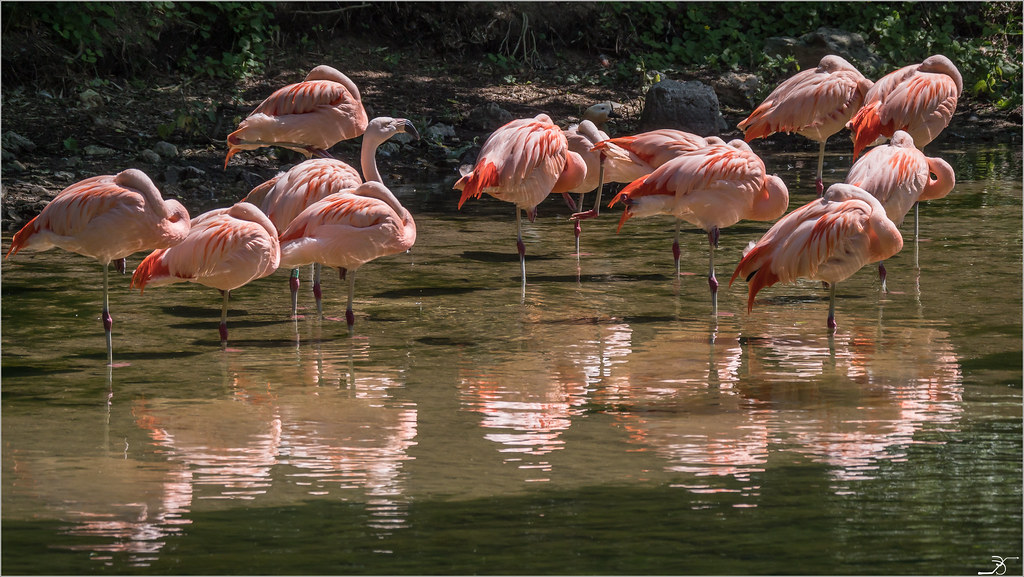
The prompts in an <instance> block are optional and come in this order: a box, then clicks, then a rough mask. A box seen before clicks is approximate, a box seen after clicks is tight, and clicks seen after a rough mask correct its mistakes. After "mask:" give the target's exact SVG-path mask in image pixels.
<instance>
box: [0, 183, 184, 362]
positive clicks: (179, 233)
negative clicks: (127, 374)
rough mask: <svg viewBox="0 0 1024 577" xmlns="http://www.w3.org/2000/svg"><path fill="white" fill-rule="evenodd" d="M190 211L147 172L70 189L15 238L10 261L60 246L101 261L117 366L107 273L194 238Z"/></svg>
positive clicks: (106, 313)
mask: <svg viewBox="0 0 1024 577" xmlns="http://www.w3.org/2000/svg"><path fill="white" fill-rule="evenodd" d="M190 225H191V220H190V219H189V215H188V211H187V210H185V207H184V206H182V205H181V203H179V202H178V201H176V200H172V199H167V200H165V199H164V198H163V197H162V196H161V194H160V191H159V189H157V187H156V185H155V184H153V181H152V180H151V179H150V178H149V176H147V175H146V174H145V173H144V172H142V171H141V170H136V169H128V170H124V171H122V172H120V173H118V174H116V175H101V176H94V177H92V178H87V179H85V180H83V181H80V182H77V183H75V184H72V185H71V186H69V187H67V188H65V189H64V190H62V191H61V192H60V193H58V194H57V196H56V197H54V199H53V200H52V201H50V203H49V204H47V205H46V208H44V209H43V210H42V212H40V213H39V214H38V215H37V216H36V217H35V218H33V219H32V220H31V221H29V222H28V224H26V225H25V226H24V227H22V229H21V230H19V231H18V232H17V233H16V234H15V235H14V239H13V240H12V241H11V247H10V249H9V250H8V252H7V257H11V256H14V255H15V254H17V253H18V251H21V250H30V251H44V250H49V249H51V248H54V247H57V248H62V249H64V250H67V251H70V252H74V253H78V254H81V255H83V256H88V257H91V258H95V259H96V260H98V261H99V262H100V264H102V265H103V313H102V318H103V328H104V330H105V332H106V339H107V362H108V364H113V347H112V343H111V332H110V331H111V328H112V326H113V320H112V319H111V317H110V311H109V304H108V303H109V286H108V278H107V273H108V269H109V265H110V262H111V261H119V263H120V264H119V265H118V267H119V268H120V269H123V268H124V266H123V260H122V259H124V258H125V257H127V256H129V255H131V254H133V253H136V252H139V251H144V250H153V249H160V248H167V247H171V246H174V245H176V244H178V243H180V242H182V241H183V240H185V238H186V237H187V235H188V232H189V228H190Z"/></svg>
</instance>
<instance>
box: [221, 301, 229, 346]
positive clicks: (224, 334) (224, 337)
mask: <svg viewBox="0 0 1024 577" xmlns="http://www.w3.org/2000/svg"><path fill="white" fill-rule="evenodd" d="M220 292H221V294H223V295H224V302H223V304H221V306H220V346H222V347H226V346H228V298H229V297H230V296H231V291H220Z"/></svg>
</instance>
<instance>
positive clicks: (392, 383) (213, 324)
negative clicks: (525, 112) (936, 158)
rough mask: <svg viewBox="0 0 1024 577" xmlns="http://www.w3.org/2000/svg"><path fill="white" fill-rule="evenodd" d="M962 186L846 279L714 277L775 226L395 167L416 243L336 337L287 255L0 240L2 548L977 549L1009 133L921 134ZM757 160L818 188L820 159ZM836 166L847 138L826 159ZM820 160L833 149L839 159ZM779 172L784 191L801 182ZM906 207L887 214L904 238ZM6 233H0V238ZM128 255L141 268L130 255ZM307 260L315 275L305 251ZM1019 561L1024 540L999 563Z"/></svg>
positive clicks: (258, 570) (1011, 357)
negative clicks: (267, 269)
mask: <svg viewBox="0 0 1024 577" xmlns="http://www.w3.org/2000/svg"><path fill="white" fill-rule="evenodd" d="M941 154H942V155H943V156H944V157H946V158H948V159H950V160H951V161H954V166H955V168H956V171H957V177H958V184H957V188H956V190H954V192H953V193H952V194H951V195H950V197H948V198H947V199H944V200H940V201H934V202H930V203H927V204H926V205H925V206H924V207H923V208H922V211H921V215H922V221H921V235H922V243H921V272H920V276H919V278H918V277H917V276H916V275H915V273H914V271H913V269H912V266H911V263H912V260H911V258H912V257H911V256H910V255H911V254H912V253H910V252H909V251H908V249H909V248H911V247H912V241H911V242H908V243H907V247H908V248H905V249H904V251H903V253H901V254H900V255H897V256H896V257H895V258H893V259H891V260H890V261H889V262H887V268H888V269H889V280H888V283H889V288H890V291H891V292H890V293H889V294H882V293H880V291H879V285H878V281H877V278H876V275H875V272H874V269H873V268H872V267H868V268H865V269H864V270H862V271H861V272H859V273H858V274H857V275H855V276H854V277H852V278H851V279H849V280H848V281H846V282H844V283H842V284H840V285H839V291H838V292H839V301H838V304H837V320H838V322H839V329H838V331H837V332H836V334H835V335H834V336H829V335H828V334H827V330H826V328H825V316H826V312H827V307H828V302H827V292H826V291H823V290H822V289H821V287H820V284H819V283H812V282H802V283H798V284H796V285H791V286H776V287H772V288H771V289H767V290H766V291H764V292H762V293H761V295H759V298H758V301H757V303H756V304H755V307H754V310H753V312H752V313H751V314H749V315H748V314H747V313H746V292H745V286H742V285H735V286H733V287H729V286H728V285H727V284H726V282H724V281H726V280H727V279H728V276H729V275H731V273H732V268H733V267H734V266H735V263H736V262H737V261H738V260H739V255H740V252H741V250H742V248H743V246H744V245H745V244H746V243H747V242H748V241H749V240H754V239H756V238H757V237H759V235H760V234H761V233H762V232H763V231H764V230H766V229H767V225H766V224H763V223H746V222H744V223H740V224H739V225H737V226H734V227H730V228H728V229H726V230H724V231H723V233H722V238H721V245H720V247H721V248H720V250H719V251H718V253H717V254H716V263H717V265H718V277H719V279H720V280H722V281H723V283H722V289H721V292H720V295H719V311H720V315H719V317H718V318H717V319H713V318H712V317H711V316H710V299H709V297H708V292H707V283H706V280H705V279H704V278H703V276H702V274H703V272H704V270H705V267H706V263H707V252H706V251H707V246H706V240H705V238H704V235H703V233H700V232H699V231H695V230H692V229H690V230H688V231H686V233H685V234H684V235H683V240H682V245H683V246H682V249H683V255H682V262H683V274H682V276H680V277H679V278H678V279H677V278H674V274H673V272H674V271H673V270H672V257H671V251H670V244H671V234H672V224H671V222H668V221H662V220H658V219H649V220H643V219H632V220H631V221H630V222H629V223H627V225H626V227H624V228H623V231H622V232H621V233H619V234H616V233H615V226H616V224H617V216H618V212H617V211H615V210H613V211H610V212H609V214H608V215H607V216H602V218H600V219H598V220H597V221H590V222H587V223H584V229H583V237H582V247H583V253H584V254H583V256H582V258H581V259H580V260H579V264H577V260H576V257H575V255H574V254H573V247H572V243H573V236H572V227H571V226H570V225H569V224H568V223H567V222H566V221H565V219H564V217H565V216H566V212H567V211H566V209H565V208H564V206H563V205H561V204H560V203H561V200H560V199H557V198H554V199H552V200H551V201H550V202H548V203H545V204H544V205H543V206H542V207H541V216H540V218H538V220H537V222H535V223H533V224H526V225H525V227H526V231H525V232H526V235H525V236H526V238H525V242H526V246H527V274H528V280H529V284H528V286H527V289H526V298H525V302H523V303H521V302H520V299H521V294H520V290H521V289H520V283H519V277H518V270H519V267H518V262H517V258H516V256H515V245H514V233H515V229H514V223H513V221H512V211H511V209H510V207H509V206H508V205H504V204H502V203H499V202H497V201H494V200H493V199H484V200H479V201H471V202H469V203H467V205H466V206H465V207H464V208H463V210H462V211H456V210H455V206H454V204H455V199H456V195H455V193H452V192H451V191H450V190H449V188H448V186H449V185H450V183H424V184H421V185H416V184H413V185H410V186H408V187H405V188H403V189H398V193H399V195H400V197H401V199H402V200H403V202H405V203H406V205H407V206H408V207H409V208H410V210H411V211H412V213H413V214H414V216H415V218H416V221H417V225H418V228H419V234H418V241H417V244H416V246H415V248H414V250H413V251H412V252H411V253H409V254H403V255H397V256H394V257H389V258H386V259H380V260H378V261H375V262H373V263H370V264H368V265H366V266H365V267H364V268H363V269H361V270H360V271H359V272H358V275H357V282H356V302H355V311H356V325H355V334H354V336H352V337H349V335H348V331H347V329H346V327H345V323H344V320H343V319H344V314H343V309H344V301H345V288H344V285H343V284H342V283H340V282H339V281H338V280H337V279H336V277H334V276H330V275H327V280H326V282H325V286H324V293H325V311H326V314H327V317H328V318H327V319H325V320H323V321H318V320H315V319H313V318H312V317H311V316H309V315H308V313H309V312H310V308H311V307H312V305H313V303H312V298H311V296H310V295H309V294H308V292H307V289H308V286H309V285H308V283H304V285H303V293H302V295H301V298H300V305H301V306H302V307H303V310H302V311H301V312H304V313H307V315H306V316H304V317H303V318H300V319H298V320H291V319H289V318H288V308H289V302H288V288H287V286H288V282H287V271H278V272H277V273H275V274H274V275H273V276H271V277H268V278H266V279H262V280H260V281H257V282H256V283H253V284H251V285H249V286H247V287H243V288H242V289H239V290H238V291H236V292H235V293H234V294H233V295H232V300H231V310H230V313H229V318H228V326H229V330H230V339H229V340H230V343H229V347H228V349H227V350H221V348H220V346H219V343H218V335H217V322H218V320H219V307H220V299H219V295H218V294H217V292H216V291H214V290H212V289H206V288H204V287H198V286H185V285H179V286H171V287H161V288H157V289H152V290H147V291H146V293H145V294H139V293H138V291H131V292H130V291H129V290H128V279H127V278H126V277H117V278H115V279H112V283H111V284H112V287H113V290H112V295H111V313H112V315H113V317H114V358H115V363H116V364H117V365H118V366H116V367H114V368H113V369H110V370H108V369H107V367H105V366H104V362H105V354H106V353H105V350H104V341H103V336H102V328H101V324H100V321H99V303H100V297H101V287H102V284H101V278H100V274H101V270H102V269H101V267H99V266H98V265H97V264H96V263H94V262H91V261H89V260H88V259H86V258H83V257H79V256H77V255H71V254H68V253H64V252H62V251H57V250H55V251H50V252H46V253H38V254H27V253H26V254H19V255H18V256H17V257H16V258H14V259H12V260H8V261H4V263H3V279H2V280H3V283H2V297H3V307H2V329H3V334H2V337H3V341H2V343H3V373H2V377H3V383H2V397H0V398H2V403H3V404H2V410H3V413H2V417H3V419H2V425H0V426H2V429H0V432H2V453H3V470H2V474H3V477H2V483H3V485H2V511H3V512H2V514H3V526H2V553H0V555H2V557H0V561H2V569H3V571H4V572H5V573H7V574H69V573H73V574H81V573H143V574H168V573H170V574H199V573H204V574H211V573H212V574H217V573H230V574H269V573H281V574H409V573H413V574H465V573H483V574H567V573H572V574H764V573H783V574H970V575H975V574H977V573H978V572H985V571H990V570H993V569H994V568H995V567H996V566H995V564H994V563H993V561H992V556H993V555H998V556H1000V557H1014V556H1016V557H1022V556H1024V555H1022V554H1021V551H1022V549H1021V543H1022V531H1021V527H1022V515H1021V512H1022V506H1021V505H1022V501H1021V487H1022V473H1021V455H1022V443H1021V374H1022V361H1021V359H1022V353H1021V334H1022V323H1021V310H1022V301H1021V294H1022V291H1021V278H1022V274H1021V272H1022V271H1021V237H1022V235H1021V231H1022V227H1021V153H1020V151H1019V150H1013V149H1007V148H996V149H986V150H977V149H972V148H969V149H964V150H948V151H941ZM795 158H796V161H795V162H794V164H795V166H792V167H788V168H787V167H786V166H781V165H780V166H777V167H770V168H772V169H773V170H778V171H780V172H783V171H786V170H788V171H789V174H793V175H794V176H793V178H789V177H785V176H784V178H786V180H787V183H789V184H790V188H791V190H792V191H793V200H792V201H791V208H795V207H796V206H799V205H800V204H803V203H804V202H807V200H809V199H810V195H811V194H813V192H812V191H813V184H812V182H811V174H812V173H811V171H812V170H813V168H814V156H813V155H809V156H807V157H806V158H804V157H802V156H800V155H796V156H795ZM831 162H837V163H838V162H839V161H838V160H837V159H830V164H831ZM826 180H829V174H828V173H826ZM796 183H802V184H800V185H799V186H798V185H797V184H796ZM911 224H912V220H911V219H909V218H908V221H907V223H906V224H905V225H904V227H903V230H904V232H905V234H906V231H908V230H911V229H910V228H909V227H910V226H911ZM9 242H10V239H9V236H5V237H4V246H5V248H6V246H8V245H9ZM141 257H142V255H136V256H135V257H133V259H131V260H130V262H129V269H131V268H133V266H134V265H136V264H137V263H138V261H139V260H141ZM307 274H308V273H307V271H304V272H303V275H304V277H305V275H307ZM1006 563H1007V574H1019V573H1020V571H1021V567H1022V564H1021V562H1020V560H1011V559H1008V560H1007V561H1006Z"/></svg>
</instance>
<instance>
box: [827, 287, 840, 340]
mask: <svg viewBox="0 0 1024 577" xmlns="http://www.w3.org/2000/svg"><path fill="white" fill-rule="evenodd" d="M827 324H828V328H829V329H831V330H832V332H835V331H836V327H837V326H838V325H836V283H831V284H830V285H829V286H828V321H827Z"/></svg>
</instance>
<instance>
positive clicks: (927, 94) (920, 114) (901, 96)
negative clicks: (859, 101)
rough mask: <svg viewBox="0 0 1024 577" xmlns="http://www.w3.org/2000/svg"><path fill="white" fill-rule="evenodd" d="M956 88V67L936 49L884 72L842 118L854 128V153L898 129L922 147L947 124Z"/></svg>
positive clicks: (958, 83) (960, 79) (957, 93)
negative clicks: (914, 61) (917, 60)
mask: <svg viewBox="0 0 1024 577" xmlns="http://www.w3.org/2000/svg"><path fill="white" fill-rule="evenodd" d="M961 93H963V77H962V76H961V75H960V71H959V70H957V68H956V65H954V64H953V62H952V61H951V60H950V59H949V58H947V57H945V56H943V55H941V54H936V55H933V56H929V57H928V58H926V59H925V60H924V61H923V62H921V63H920V64H912V65H910V66H904V67H903V68H900V69H899V70H895V71H893V72H890V73H889V74H887V75H885V76H883V77H882V78H880V79H879V80H878V81H877V82H875V84H874V86H872V87H871V90H869V91H868V93H867V95H866V96H865V97H864V105H863V106H862V107H861V109H860V110H859V111H858V112H857V114H856V115H854V117H853V118H852V119H850V121H849V122H848V123H847V127H848V128H849V129H850V131H852V132H853V139H854V140H853V156H854V158H857V157H858V156H859V155H860V153H861V151H863V150H864V148H866V147H868V146H871V145H872V144H874V143H876V142H878V141H879V140H881V139H882V138H891V137H892V135H893V134H894V133H895V132H896V131H897V130H903V131H905V132H907V133H908V134H910V136H911V137H913V139H914V144H915V146H917V148H921V149H923V148H924V147H925V145H927V144H928V143H930V142H931V141H933V140H935V138H936V137H937V136H938V135H939V133H941V132H942V131H943V130H944V129H945V128H946V126H948V125H949V121H950V120H951V119H952V118H953V113H954V112H955V111H956V104H957V99H958V98H959V97H960V94H961Z"/></svg>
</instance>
